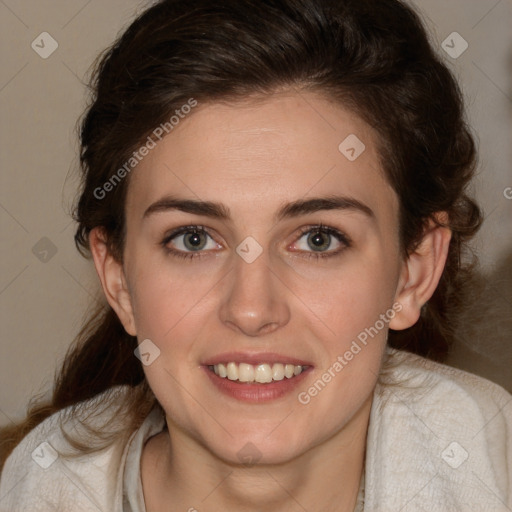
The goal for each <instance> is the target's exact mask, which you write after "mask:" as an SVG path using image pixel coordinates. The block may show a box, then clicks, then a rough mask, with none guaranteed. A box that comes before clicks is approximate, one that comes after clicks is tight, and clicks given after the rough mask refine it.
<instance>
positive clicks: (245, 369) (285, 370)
mask: <svg viewBox="0 0 512 512" xmlns="http://www.w3.org/2000/svg"><path fill="white" fill-rule="evenodd" d="M307 368H308V367H307V366H301V365H294V364H291V363H289V364H283V363H274V364H269V363H261V364H257V365H252V364H249V363H236V362H229V363H219V364H215V365H209V366H208V369H209V370H210V371H212V372H214V373H215V375H217V376H219V377H221V378H223V379H229V380H232V381H239V382H248V383H251V382H257V383H258V384H269V383H271V382H278V381H281V380H283V379H291V378H293V377H296V376H297V375H300V374H301V373H302V372H303V371H304V370H305V369H307Z"/></svg>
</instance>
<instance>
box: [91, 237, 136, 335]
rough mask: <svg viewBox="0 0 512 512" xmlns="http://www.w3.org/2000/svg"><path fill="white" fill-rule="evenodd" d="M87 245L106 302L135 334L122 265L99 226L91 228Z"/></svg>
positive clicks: (128, 330)
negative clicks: (113, 253) (108, 245)
mask: <svg viewBox="0 0 512 512" xmlns="http://www.w3.org/2000/svg"><path fill="white" fill-rule="evenodd" d="M89 245H90V247H91V253H92V257H93V260H94V265H95V267H96V272H97V273H98V277H99V278H100V281H101V286H102V288H103V293H104V294H105V297H106V299H107V301H108V303H109V304H110V305H111V306H112V308H113V309H114V311H115V312H116V313H117V316H118V317H119V320H120V321H121V323H122V324H123V326H124V328H125V330H126V332H127V333H128V334H130V335H132V336H136V334H137V331H136V329H135V319H134V315H133V309H132V304H131V298H130V293H129V290H128V286H127V282H126V277H125V275H124V269H123V265H122V264H121V263H120V262H118V261H117V260H116V259H115V258H114V257H113V255H112V254H111V253H110V252H109V250H108V247H107V244H106V237H105V235H104V233H103V230H102V229H101V228H94V229H92V230H91V232H90V234H89Z"/></svg>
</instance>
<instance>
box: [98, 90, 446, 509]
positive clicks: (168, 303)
mask: <svg viewBox="0 0 512 512" xmlns="http://www.w3.org/2000/svg"><path fill="white" fill-rule="evenodd" d="M350 134H355V135H356V136H357V137H358V138H359V139H360V140H361V141H363V143H364V144H365V150H364V151H363V153H362V154H361V155H360V156H359V157H358V158H357V159H356V160H355V161H349V159H347V158H346V157H345V156H344V154H342V153H341V152H340V151H339V149H338V146H339V144H340V143H341V142H342V141H343V140H344V139H345V138H346V137H347V136H348V135H350ZM376 141H377V135H376V133H375V132H374V131H373V130H372V129H371V128H370V127H369V126H368V125H367V124H366V123H364V122H363V121H362V120H361V119H360V118H358V117H357V116H355V115H354V114H352V113H350V112H349V111H347V110H346V109H344V108H343V107H342V106H340V105H337V104H334V103H332V102H330V101H328V100H327V99H326V98H324V97H322V96H320V95H317V94H314V93H311V92H302V93H298V92H296V91H282V92H279V93H275V94H273V95H271V96H269V97H267V98H265V99H264V100H262V99H261V98H260V99H259V100H258V101H254V99H247V100H244V101H243V102H237V103H233V104H220V103H215V104H199V105H198V107H197V108H196V109H194V112H193V113H192V114H190V116H188V117H187V118H186V119H184V120H182V121H181V122H180V125H179V126H178V127H177V128H175V130H174V131H173V132H171V133H170V134H169V135H168V136H167V137H166V138H164V139H163V140H162V141H161V142H160V143H159V144H158V145H157V147H156V148H155V149H153V150H152V151H151V152H150V154H149V155H148V156H147V157H146V158H145V159H144V160H143V161H142V162H141V163H140V164H139V165H138V166H137V168H136V169H135V171H134V172H133V174H132V175H131V177H130V185H129V190H128V198H127V204H126V221H127V238H126V247H125V253H124V256H125V257H124V263H123V265H121V264H119V263H118V262H117V261H115V259H114V258H112V256H111V255H110V254H109V253H108V251H107V250H106V245H105V243H104V238H103V236H102V232H101V229H99V228H98V229H95V230H93V232H92V233H91V236H90V242H91V248H92V252H93V256H94V261H95V264H96V269H97V271H98V275H99V277H100V279H101V282H102V285H103V289H104V291H105V294H106V297H107V299H108V300H109V303H110V304H111V305H112V307H113V308H114V309H115V310H116V312H117V314H118V315H119V318H120V319H121V321H122V322H123V325H124V326H125V329H126V330H127V331H128V332H129V333H130V334H132V335H137V337H138V339H139V342H141V341H142V340H144V339H150V340H151V341H152V342H153V343H154V344H155V345H156V346H157V347H158V348H159V350H160V356H159V357H158V358H157V359H155V361H154V362H153V363H152V364H151V365H149V366H145V367H144V370H145V373H146V376H147V379H148V381H149V384H150V386H151V388H152V390H153V391H154V393H155V395H156V397H157V399H158V400H159V402H160V403H161V405H162V406H163V408H164V410H165V412H166V417H167V423H168V426H169V432H167V431H164V432H163V433H162V434H159V435H157V436H155V437H153V438H152V439H151V440H150V441H149V442H148V443H147V444H146V447H145V450H144V454H143V458H142V464H141V467H142V470H141V471H142V482H143V488H144V494H145V501H146V506H147V509H148V512H149V511H158V510H189V509H190V508H191V507H195V508H196V509H197V510H200V511H202V510H208V511H217V510H223V511H226V510H228V511H231V510H233V511H235V510H236V511H256V510H268V511H272V510H276V511H277V510H279V511H282V510H289V511H299V510H304V509H306V510H308V511H317V510H318V511H320V510H337V511H341V510H347V511H348V510H353V507H354V504H355V499H356V495H357V490H358V486H359V480H360V477H361V472H362V470H363V460H364V450H365V439H366V431H367V426H368V420H369V413H370V407H371V400H372V391H373V389H374V386H375V384H376V381H377V376H378V373H379V368H380V366H381V363H382V358H383V353H384V349H385V344H386V336H387V329H388V327H391V328H393V329H404V328H406V327H409V326H410V325H413V324H414V323H415V321H416V320H417V318H418V316H419V313H420V308H421V306H422V305H423V304H424V303H425V302H426V301H427V300H428V299H429V297H430V296H431V295H432V293H433V291H434V289H435V287H436V285H437V283H438V281H439V277H440V275H441V272H442V269H443V266H444V263H445V258H446V252H447V249H448V243H449V239H450V232H449V230H447V229H446V228H440V227H435V226H434V225H432V226H431V228H430V229H429V230H428V232H427V233H426V235H425V238H424V240H423V242H422V244H421V245H420V246H419V248H418V249H417V250H416V252H414V253H413V254H412V255H411V256H410V257H409V258H408V259H407V260H405V261H404V260H403V258H402V253H401V250H400V247H399V234H398V198H397V196H396V194H395V192H394V191H393V189H392V188H391V186H390V184H389V183H387V181H386V179H385V176H384V174H383V172H382V170H381V167H380V162H379V158H378V154H377V151H376ZM171 194H172V195H173V196H174V197H179V198H182V199H192V200H202V201H215V202H218V203H222V204H223V205H224V206H225V207H226V208H228V209H229V212H230V219H229V220H224V219H216V218H210V217H208V216H204V215H196V214H192V213H186V212H182V211H178V210H167V211H158V212H155V213H153V214H150V215H148V216H146V217H145V216H144V212H145V211H146V209H147V208H148V207H149V206H150V205H151V204H153V203H154V202H156V201H158V200H160V199H161V198H162V197H164V196H166V195H171ZM332 195H339V196H344V197H348V198H351V199H355V200H357V201H359V202H360V203H363V204H364V205H366V206H367V207H368V208H370V209H371V210H372V212H373V213H372V215H368V214H366V213H364V212H361V211H360V210H357V209H354V208H349V209H337V210H321V211H316V212H311V213H306V214H302V215H300V216H298V217H293V218H286V219H283V220H279V221H276V220H275V219H274V215H275V213H276V212H277V211H278V210H279V209H280V208H281V207H282V206H283V205H284V204H286V203H290V202H293V201H297V200H305V199H311V198H319V197H326V196H332ZM320 223H321V224H323V225H324V226H328V227H332V228H334V229H337V230H339V231H341V232H342V233H344V235H345V236H346V237H348V239H349V240H350V243H349V245H346V244H345V243H342V242H339V241H338V240H337V239H336V238H335V237H334V236H330V237H329V236H328V235H324V237H325V239H324V240H325V246H326V249H324V250H325V251H326V252H331V254H334V253H335V252H336V251H338V250H339V249H342V250H341V251H339V253H338V254H337V255H335V256H331V257H328V258H318V259H316V258H314V257H308V255H311V254H313V256H314V255H315V254H317V253H318V251H315V250H314V248H315V246H314V245H313V246H312V245H311V241H310V242H309V243H308V235H310V234H313V235H314V234H315V233H316V232H317V231H315V228H314V226H315V225H318V224H320ZM188 225H199V226H204V227H205V228H206V229H207V231H208V233H209V235H210V236H211V238H210V237H208V236H206V237H205V238H204V244H205V245H204V248H203V250H202V251H201V255H200V256H199V257H195V258H194V259H185V258H178V257H176V256H173V255H172V254H171V253H169V252H168V251H166V248H165V247H164V246H163V244H162V241H163V240H164V239H165V237H166V235H168V234H169V233H170V232H171V231H172V230H173V229H175V228H178V227H180V226H188ZM308 226H311V228H312V231H309V232H307V233H306V234H301V230H304V229H305V228H307V227H308ZM188 236H189V238H190V235H188ZM248 236H250V237H252V238H254V239H255V240H256V241H257V242H258V244H259V245H260V246H261V248H262V253H261V254H260V255H259V257H258V258H256V259H255V261H253V262H252V263H247V262H246V261H244V259H242V258H241V257H240V256H239V255H238V254H237V252H236V248H237V246H238V245H239V244H240V243H241V242H242V241H243V240H244V239H245V238H246V237H248ZM184 238H186V236H178V237H177V238H175V239H174V240H172V241H168V242H167V244H166V247H167V248H171V249H175V250H178V251H179V250H181V251H186V250H187V248H186V246H184V245H183V243H184ZM329 243H330V245H329ZM189 247H190V246H189ZM190 252H191V251H190V249H189V253H190ZM393 304H399V305H400V309H401V310H400V312H398V313H396V315H395V316H394V318H393V319H392V320H390V322H389V323H386V326H385V328H384V329H381V330H380V331H379V333H378V335H376V336H375V337H374V338H372V339H371V341H370V342H369V343H368V344H367V346H365V347H364V348H363V349H362V350H361V351H360V352H359V353H358V354H357V355H356V356H354V358H353V359H352V360H351V361H350V362H349V363H348V364H347V365H346V366H344V368H343V370H342V371H340V372H338V373H336V376H335V377H334V378H332V380H331V381H330V382H329V383H328V385H326V386H325V388H324V389H323V390H322V391H321V392H320V393H318V395H317V396H315V397H314V398H312V399H311V401H310V402H309V403H308V404H307V405H304V404H301V403H300V402H299V401H298V399H297V394H298V392H301V391H305V390H307V389H308V388H309V387H310V386H311V385H312V384H313V383H314V382H315V381H316V380H318V379H319V378H321V375H322V374H323V373H324V372H325V371H326V370H327V369H328V368H329V367H331V366H332V365H333V363H334V362H335V361H336V360H337V358H338V356H340V355H343V354H344V353H345V352H346V351H347V350H348V349H349V347H350V345H351V343H352V341H353V340H354V339H356V337H357V335H358V334H359V333H360V332H362V331H364V329H365V328H368V327H370V326H374V325H375V323H376V321H377V320H378V319H379V316H380V315H381V314H384V313H385V312H386V311H387V310H389V309H391V308H392V306H393ZM226 351H242V352H251V353H258V352H274V353H278V354H282V355H287V356H290V357H295V358H299V359H301V360H305V361H307V362H309V363H310V364H311V365H312V366H313V369H312V370H311V371H310V372H309V374H308V375H307V377H306V378H305V380H304V381H303V382H302V383H301V385H300V387H299V389H297V391H296V392H295V391H293V392H292V393H290V394H288V395H286V396H284V397H282V398H279V399H276V400H273V401H270V402H265V403H257V404H254V403H244V402H240V401H238V400H235V399H233V398H229V397H226V396H224V395H222V394H221V393H220V392H219V391H218V390H217V388H216V387H214V386H213V385H212V384H211V382H210V380H209V378H208V376H207V374H206V373H205V369H204V368H203V367H201V364H202V363H204V361H205V360H207V359H208V358H210V357H213V356H215V355H216V354H220V353H222V352H226ZM262 362H264V361H262ZM249 442H250V443H252V444H253V445H254V446H255V447H256V448H257V450H258V453H259V456H260V457H261V458H260V459H259V460H258V462H257V464H255V465H252V466H250V467H247V466H244V465H242V464H240V460H239V457H238V453H239V451H240V450H241V449H242V448H243V447H244V446H245V445H246V444H247V443H249Z"/></svg>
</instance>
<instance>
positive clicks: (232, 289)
mask: <svg viewBox="0 0 512 512" xmlns="http://www.w3.org/2000/svg"><path fill="white" fill-rule="evenodd" d="M244 249H245V250H246V252H245V253H244ZM247 249H248V250H247ZM251 251H254V247H251V246H250V242H249V245H245V244H244V243H241V244H240V246H239V247H238V250H237V253H236V254H234V262H233V265H234V269H233V272H230V277H229V284H228V285H227V286H226V287H225V288H224V290H225V292H224V294H223V298H222V304H221V307H220V317H221V321H222V322H223V323H225V324H227V325H228V326H229V327H230V328H232V329H236V330H238V331H242V332H243V333H244V334H246V335H248V336H258V335H262V334H265V333H268V332H272V331H273V330H275V329H277V328H279V327H280V326H283V325H285V324H286V323H287V322H288V320H289V309H288V304H287V303H286V297H285V294H284V293H283V290H282V289H281V288H282V285H281V284H280V281H279V279H277V278H276V277H275V276H274V274H273V270H272V269H271V266H270V259H269V257H268V252H267V251H265V250H263V251H262V252H260V254H259V255H258V256H257V257H256V258H254V259H253V257H254V252H253V254H252V255H251V257H248V255H249V254H250V253H251Z"/></svg>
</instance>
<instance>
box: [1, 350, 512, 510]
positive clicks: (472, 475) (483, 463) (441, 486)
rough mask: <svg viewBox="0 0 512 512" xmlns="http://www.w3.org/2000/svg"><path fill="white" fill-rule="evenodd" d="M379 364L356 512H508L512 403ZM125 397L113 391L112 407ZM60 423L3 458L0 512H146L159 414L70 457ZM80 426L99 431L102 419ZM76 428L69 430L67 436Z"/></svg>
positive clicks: (412, 367)
mask: <svg viewBox="0 0 512 512" xmlns="http://www.w3.org/2000/svg"><path fill="white" fill-rule="evenodd" d="M389 356H390V361H391V364H392V367H391V369H390V370H389V371H388V372H386V374H385V375H384V377H383V382H382V383H379V384H378V385H377V386H376V388H375V391H374V399H373V403H372V409H371V413H370V423H369V427H368V437H367V450H366V460H365V473H364V475H363V479H362V484H363V485H362V487H361V489H360V495H359V503H358V507H357V510H358V511H359V510H363V511H364V512H397V511H401V512H413V511H414V512H418V511H429V512H430V511H433V510H434V511H447V512H457V511H459V512H480V511H486V512H502V511H503V512H506V511H511V510H512V396H511V395H510V394H509V393H507V392H506V391H505V390H504V389H503V388H501V387H500V386H498V385H496V384H493V383H492V382H490V381H487V380H485V379H482V378H480V377H477V376H475V375H472V374H469V373H466V372H463V371H461V370H457V369H454V368H451V367H448V366H445V365H441V364H438V363H434V362H432V361H429V360H427V359H424V358H421V357H418V356H415V355H412V354H409V353H407V352H403V351H397V350H392V349H389ZM129 392H130V388H128V387H124V386H120V387H119V388H118V389H117V393H118V396H119V399H122V396H123V394H124V393H129ZM95 400H100V401H101V400H102V395H99V396H98V397H95V398H94V399H92V400H91V402H93V401H95ZM85 405H86V407H84V408H83V410H84V411H87V405H88V404H87V403H85ZM63 415H64V411H61V412H60V413H57V414H54V415H53V416H51V417H50V418H47V419H46V420H45V421H44V422H43V423H41V424H40V425H39V426H38V427H36V428H35V429H34V430H32V431H31V432H30V433H29V434H28V435H27V436H26V437H25V438H24V439H23V441H22V442H21V443H20V444H19V445H18V446H17V447H16V449H15V450H14V451H13V453H12V454H11V455H10V456H9V458H8V459H7V461H6V464H5V467H4V470H3V472H2V476H1V480H0V512H22V511H23V512H26V511H31V512H39V511H52V510H58V511H80V512H82V511H83V512H89V511H96V512H97V511H101V512H146V509H145V506H144V496H143V491H142V484H141V479H140V457H141V453H142V449H143V446H144V443H145V442H146V441H147V440H148V439H149V438H150V437H152V436H153V435H155V434H157V433H159V432H161V431H162V430H163V429H164V428H165V417H164V415H163V413H162V411H161V409H160V408H159V407H155V408H154V409H153V410H152V411H151V413H150V414H149V415H148V416H147V418H146V419H145V421H144V423H143V424H142V426H141V427H140V428H139V429H138V430H137V431H136V432H134V433H133V434H132V436H131V437H130V439H129V441H128V442H127V443H123V444H121V443H114V444H113V445H112V446H110V447H109V448H108V449H105V450H103V451H101V452H96V453H93V454H89V455H83V456H80V457H78V458H66V457H65V456H64V455H59V453H60V452H65V451H69V445H68V444H67V442H66V440H65V438H64V436H63V435H62V434H61V430H60V427H59V422H60V421H61V420H62V418H63ZM87 420H88V421H93V422H94V423H95V424H97V425H101V424H102V422H104V421H105V418H102V417H96V418H92V419H91V418H87ZM80 421H82V420H80V419H79V421H77V422H76V424H73V425H72V427H73V428H74V429H76V431H77V432H79V431H80Z"/></svg>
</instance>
